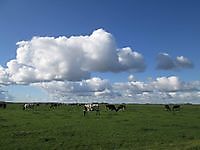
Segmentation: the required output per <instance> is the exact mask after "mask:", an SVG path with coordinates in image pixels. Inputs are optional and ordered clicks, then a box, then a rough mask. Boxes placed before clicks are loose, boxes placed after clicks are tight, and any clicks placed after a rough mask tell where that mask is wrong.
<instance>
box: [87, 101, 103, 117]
mask: <svg viewBox="0 0 200 150" xmlns="http://www.w3.org/2000/svg"><path fill="white" fill-rule="evenodd" d="M90 111H96V114H98V115H100V109H99V104H97V103H93V104H85V105H84V109H83V115H84V116H85V115H86V113H87V112H90Z"/></svg>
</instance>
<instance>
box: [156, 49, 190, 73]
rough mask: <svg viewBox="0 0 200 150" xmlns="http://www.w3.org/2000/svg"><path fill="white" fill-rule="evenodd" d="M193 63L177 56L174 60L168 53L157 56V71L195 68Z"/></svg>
mask: <svg viewBox="0 0 200 150" xmlns="http://www.w3.org/2000/svg"><path fill="white" fill-rule="evenodd" d="M193 67H194V65H193V63H192V62H191V61H190V60H189V59H188V58H186V57H184V56H177V57H176V58H175V59H173V58H172V57H171V56H170V55H169V54H167V53H160V54H158V56H157V67H156V68H157V69H158V70H176V69H187V68H193Z"/></svg>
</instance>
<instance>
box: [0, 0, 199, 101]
mask: <svg viewBox="0 0 200 150" xmlns="http://www.w3.org/2000/svg"><path fill="white" fill-rule="evenodd" d="M199 7H200V2H199V1H198V0H192V1H191V0H176V1H174V0H151V1H148V0H137V1H136V0H126V1H124V0H123V1H122V0H119V1H114V0H110V1H107V0H101V1H97V0H85V1H81V0H79V1H78V0H67V1H64V0H63V1H62V0H60V1H53V0H42V1H39V0H34V1H31V0H29V1H26V0H14V1H11V0H0V65H1V66H3V67H6V63H7V62H8V61H9V60H11V59H14V58H15V57H16V49H17V46H16V43H17V42H18V41H22V40H31V39H32V37H33V36H53V37H58V36H66V37H70V36H72V35H74V36H79V35H90V34H91V33H92V32H93V31H94V30H96V29H99V28H103V29H104V30H105V31H107V32H109V33H111V34H112V35H113V36H114V38H115V40H116V45H117V47H118V48H122V47H127V46H128V47H131V48H132V49H133V50H135V51H137V52H139V53H141V54H142V55H143V56H144V59H145V62H146V64H147V68H146V70H145V71H144V72H141V73H132V72H126V71H125V72H121V73H111V72H106V73H99V72H92V76H99V77H102V78H105V79H108V80H110V81H111V82H112V83H114V82H125V81H127V77H128V76H129V75H130V74H133V75H134V76H135V77H136V78H137V79H138V80H142V81H144V80H146V79H147V78H148V77H153V78H157V77H161V76H172V75H173V76H178V77H179V78H181V80H183V81H186V82H187V81H188V82H189V81H194V80H200V67H199V64H200V59H199V54H200V52H199V49H200V45H199V40H200V28H199V27H200V19H199V15H200V9H199ZM162 52H164V53H168V54H169V55H170V56H171V57H172V58H176V57H177V56H184V57H186V58H188V59H189V60H190V61H192V62H193V64H194V68H192V69H181V70H178V71H174V70H156V69H155V68H156V56H157V55H158V53H162ZM7 88H8V90H10V89H12V90H10V91H13V89H16V90H14V92H13V93H14V95H20V94H21V93H22V92H20V91H23V88H21V87H20V86H14V87H13V86H12V88H10V87H7ZM29 88H30V87H29ZM16 91H18V92H17V93H16ZM29 91H30V92H33V91H34V90H33V89H32V87H31V88H30V90H29ZM35 91H36V92H35V93H36V95H41V93H40V92H38V90H35ZM38 93H40V94H38ZM22 95H23V94H22ZM22 97H23V96H22Z"/></svg>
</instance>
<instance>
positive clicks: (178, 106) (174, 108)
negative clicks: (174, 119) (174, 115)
mask: <svg viewBox="0 0 200 150" xmlns="http://www.w3.org/2000/svg"><path fill="white" fill-rule="evenodd" d="M180 109H181V106H180V105H174V106H173V107H172V110H173V111H178V110H180Z"/></svg>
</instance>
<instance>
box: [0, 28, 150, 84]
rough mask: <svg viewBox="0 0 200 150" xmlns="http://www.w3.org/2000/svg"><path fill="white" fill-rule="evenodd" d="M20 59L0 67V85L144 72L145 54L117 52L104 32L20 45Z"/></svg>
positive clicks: (36, 38) (129, 51)
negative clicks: (99, 74)
mask: <svg viewBox="0 0 200 150" xmlns="http://www.w3.org/2000/svg"><path fill="white" fill-rule="evenodd" d="M17 46H18V48H17V56H16V59H13V60H11V61H9V62H8V63H7V67H6V68H3V67H1V66H0V82H1V83H4V84H9V83H17V84H29V83H33V82H41V81H52V80H57V81H58V80H59V81H64V80H67V81H80V80H82V79H89V78H90V73H91V72H122V71H133V72H142V71H144V70H145V67H146V66H145V62H144V58H143V56H142V54H140V53H138V52H136V51H133V50H132V49H131V48H130V47H126V48H117V46H116V43H115V39H114V37H113V36H112V34H110V33H108V32H106V31H105V30H103V29H98V30H95V31H94V32H93V33H92V34H91V35H85V36H71V37H69V38H68V37H65V36H61V37H57V38H55V37H33V38H32V39H31V40H30V41H20V42H18V43H17Z"/></svg>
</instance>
